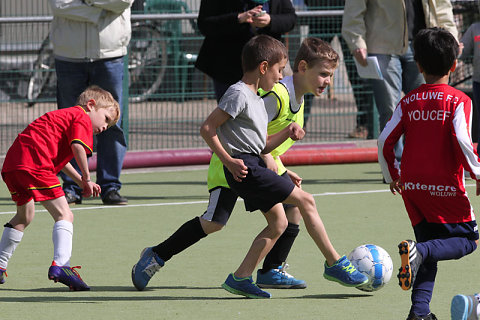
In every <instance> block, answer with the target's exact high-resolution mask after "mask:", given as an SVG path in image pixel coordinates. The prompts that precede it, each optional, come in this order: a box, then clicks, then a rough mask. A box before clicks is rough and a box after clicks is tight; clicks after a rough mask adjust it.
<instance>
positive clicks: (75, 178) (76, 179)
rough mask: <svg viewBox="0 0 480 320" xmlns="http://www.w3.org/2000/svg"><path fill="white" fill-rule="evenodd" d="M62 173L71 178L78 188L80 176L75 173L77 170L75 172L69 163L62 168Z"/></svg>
mask: <svg viewBox="0 0 480 320" xmlns="http://www.w3.org/2000/svg"><path fill="white" fill-rule="evenodd" d="M62 172H63V173H65V174H66V175H67V176H69V177H70V178H72V180H73V181H74V182H75V183H76V184H78V185H79V186H81V185H82V176H81V175H80V174H79V173H78V172H77V170H75V168H74V167H73V166H72V164H71V163H70V162H67V164H66V165H65V167H63V169H62Z"/></svg>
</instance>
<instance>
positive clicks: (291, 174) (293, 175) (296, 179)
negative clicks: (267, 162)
mask: <svg viewBox="0 0 480 320" xmlns="http://www.w3.org/2000/svg"><path fill="white" fill-rule="evenodd" d="M287 174H288V176H289V177H290V179H291V180H292V182H293V183H294V184H295V185H296V186H297V187H299V188H301V187H302V186H301V184H302V178H300V176H299V175H298V174H296V173H295V172H293V171H292V170H289V169H287Z"/></svg>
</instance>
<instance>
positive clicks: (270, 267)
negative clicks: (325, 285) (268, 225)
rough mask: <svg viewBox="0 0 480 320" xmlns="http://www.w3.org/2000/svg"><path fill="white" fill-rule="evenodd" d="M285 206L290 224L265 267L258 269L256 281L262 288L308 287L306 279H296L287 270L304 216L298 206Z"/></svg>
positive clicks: (273, 249) (265, 261)
mask: <svg viewBox="0 0 480 320" xmlns="http://www.w3.org/2000/svg"><path fill="white" fill-rule="evenodd" d="M284 207H285V213H286V215H287V219H288V226H287V229H286V230H285V231H284V232H283V233H282V235H281V236H280V238H278V240H277V241H276V242H275V244H274V245H273V248H272V250H270V252H269V253H268V254H267V256H266V257H265V260H264V261H263V268H262V269H259V270H258V271H257V281H256V283H257V285H258V286H259V287H260V288H284V289H303V288H306V287H307V285H306V283H305V281H304V280H299V279H295V277H293V276H292V275H290V274H288V273H287V272H286V268H287V264H286V263H285V262H286V260H287V257H288V254H289V253H290V250H291V248H292V246H293V243H294V241H295V238H296V237H297V235H298V233H299V231H300V229H299V223H300V220H301V218H302V216H301V214H300V211H299V210H298V208H297V207H294V206H284Z"/></svg>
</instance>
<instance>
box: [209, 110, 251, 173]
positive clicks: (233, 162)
mask: <svg viewBox="0 0 480 320" xmlns="http://www.w3.org/2000/svg"><path fill="white" fill-rule="evenodd" d="M228 119H230V115H229V114H228V113H226V112H225V111H223V110H222V109H220V108H218V107H217V108H216V109H215V110H213V111H212V113H210V115H209V116H208V118H207V119H206V120H205V121H204V122H203V124H202V126H201V127H200V135H201V136H202V138H203V140H205V142H206V143H207V144H208V146H209V147H210V149H212V151H213V152H214V153H215V154H216V155H217V156H218V158H219V159H220V161H222V163H223V164H224V165H225V167H227V169H228V171H230V172H231V173H232V175H233V177H234V179H235V180H236V181H239V182H240V181H242V178H245V177H246V176H247V173H248V170H247V169H248V168H247V167H246V166H245V165H244V164H243V161H242V160H240V159H234V158H232V157H231V156H230V155H229V154H228V153H227V151H225V149H224V148H223V146H222V144H221V143H220V140H219V139H218V136H217V128H218V127H220V126H221V125H222V124H223V123H225V122H226V121H227V120H228Z"/></svg>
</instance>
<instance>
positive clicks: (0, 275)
mask: <svg viewBox="0 0 480 320" xmlns="http://www.w3.org/2000/svg"><path fill="white" fill-rule="evenodd" d="M34 216H35V203H34V201H33V199H32V200H30V201H28V202H27V203H26V204H24V205H21V206H17V214H16V215H15V216H14V217H13V218H12V219H11V220H10V222H8V223H7V224H5V226H4V227H5V229H4V230H3V234H2V239H1V240H0V284H2V283H4V282H5V278H4V274H5V273H6V270H7V265H8V261H9V260H10V258H11V257H12V255H13V253H14V252H15V249H16V248H17V246H18V244H19V243H20V241H21V240H22V238H23V231H24V230H25V228H26V227H27V226H28V225H29V224H30V222H32V220H33V218H34Z"/></svg>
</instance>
